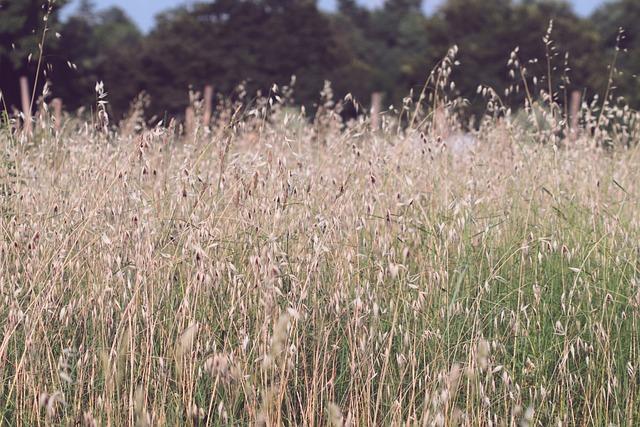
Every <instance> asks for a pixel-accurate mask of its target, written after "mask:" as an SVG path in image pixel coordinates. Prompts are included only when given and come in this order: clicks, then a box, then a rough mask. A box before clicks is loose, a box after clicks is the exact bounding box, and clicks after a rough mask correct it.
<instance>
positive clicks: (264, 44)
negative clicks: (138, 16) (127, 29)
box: [142, 0, 341, 114]
mask: <svg viewBox="0 0 640 427" xmlns="http://www.w3.org/2000/svg"><path fill="white" fill-rule="evenodd" d="M265 35H268V37H265ZM340 61H341V58H340V57H339V56H338V55H337V46H336V43H335V38H334V35H333V33H332V32H331V27H330V24H329V20H328V19H327V18H326V16H324V15H323V14H321V13H320V12H319V11H318V9H317V7H316V5H315V3H314V2H312V1H307V0H256V1H251V2H238V1H236V0H217V1H215V2H212V3H195V4H193V5H192V6H190V7H182V8H178V9H175V10H172V11H169V12H167V13H165V14H163V15H161V16H160V17H159V18H158V21H157V25H156V27H155V28H154V30H153V31H152V32H151V34H150V35H149V36H148V38H147V40H146V43H145V50H144V52H143V55H142V66H143V68H144V70H145V76H144V84H143V87H144V88H145V89H146V90H147V91H148V92H149V93H150V94H151V95H152V99H153V104H154V106H156V108H157V109H166V111H168V112H169V113H171V114H176V113H179V112H181V111H182V110H183V108H184V106H185V105H186V103H187V101H188V99H187V90H188V88H189V87H190V86H193V87H195V88H198V89H201V88H202V87H203V86H204V85H206V84H214V85H215V87H216V90H217V91H218V92H221V93H223V94H227V95H229V94H231V93H232V92H233V90H234V88H235V87H236V85H238V84H239V83H241V82H242V81H243V80H246V81H247V85H248V86H247V88H248V91H249V93H254V92H255V90H257V89H262V90H268V89H269V88H270V87H271V85H272V84H273V83H278V84H284V83H288V82H289V80H290V78H291V76H292V75H294V74H295V75H297V81H298V83H297V85H296V100H297V101H298V102H300V103H303V104H309V103H312V102H313V101H315V100H317V99H318V93H319V91H320V90H321V89H322V82H323V79H325V78H330V77H331V76H332V70H333V69H334V67H336V66H338V65H339V63H340Z"/></svg>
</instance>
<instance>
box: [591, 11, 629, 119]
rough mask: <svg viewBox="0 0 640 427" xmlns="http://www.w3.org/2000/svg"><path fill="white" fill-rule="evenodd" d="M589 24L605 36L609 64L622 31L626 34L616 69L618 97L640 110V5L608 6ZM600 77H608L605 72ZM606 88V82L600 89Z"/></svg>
mask: <svg viewBox="0 0 640 427" xmlns="http://www.w3.org/2000/svg"><path fill="white" fill-rule="evenodd" d="M590 21H591V22H590V24H591V25H592V26H593V28H594V29H595V31H596V32H597V33H598V34H601V35H602V38H603V46H604V47H605V48H606V49H607V52H608V54H607V55H606V60H607V61H608V63H609V64H610V63H611V62H612V61H613V57H614V55H615V49H616V45H618V41H617V38H618V34H619V29H622V30H623V35H622V38H621V40H620V42H619V46H620V49H621V51H620V52H619V55H618V59H617V68H618V70H619V71H620V73H619V74H617V75H616V76H615V85H616V87H617V89H616V91H615V93H616V94H617V95H618V96H624V97H625V99H626V100H627V101H628V102H629V103H631V105H633V106H635V107H636V108H640V78H639V77H638V75H640V27H639V26H638V22H640V2H638V1H635V0H619V1H615V2H608V3H605V5H604V6H602V7H601V8H599V9H598V10H596V12H595V13H594V14H593V16H592V17H591V20H590ZM601 74H605V75H606V74H607V73H606V72H604V71H602V72H601ZM605 84H606V79H602V80H601V82H600V86H601V87H602V86H604V85H605Z"/></svg>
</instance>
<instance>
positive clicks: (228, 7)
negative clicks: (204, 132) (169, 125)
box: [0, 0, 640, 117]
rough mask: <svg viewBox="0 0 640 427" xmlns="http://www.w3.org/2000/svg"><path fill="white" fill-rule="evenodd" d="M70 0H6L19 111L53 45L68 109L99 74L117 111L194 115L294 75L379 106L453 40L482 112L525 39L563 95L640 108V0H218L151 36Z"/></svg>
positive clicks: (58, 93)
mask: <svg viewBox="0 0 640 427" xmlns="http://www.w3.org/2000/svg"><path fill="white" fill-rule="evenodd" d="M66 1H67V0H57V1H55V2H53V1H47V0H20V1H17V0H4V1H3V0H0V75H1V76H0V89H1V90H2V97H3V102H4V104H2V105H6V106H7V109H9V108H11V106H12V105H15V106H17V105H19V85H18V80H19V77H20V76H22V75H26V76H30V77H32V76H34V75H35V73H36V69H37V68H38V62H39V61H38V59H39V57H40V46H42V62H41V63H40V69H41V70H42V77H41V78H40V79H39V82H40V85H39V87H37V88H36V90H37V91H38V93H40V92H41V91H42V85H43V84H44V82H47V87H48V89H47V92H48V96H50V97H59V98H61V99H62V100H63V102H64V104H65V108H67V109H69V110H75V109H79V108H83V107H84V108H91V106H92V105H95V101H96V95H95V92H94V87H95V84H96V82H98V81H103V82H104V85H105V89H106V91H107V92H108V101H109V108H110V112H111V114H112V115H114V116H115V117H121V116H122V115H124V114H126V112H127V111H128V109H129V107H130V103H131V101H132V100H133V99H134V98H135V97H136V96H137V95H138V94H140V93H143V92H144V93H146V94H148V95H149V99H150V105H149V107H148V110H149V111H150V112H152V113H153V114H155V115H165V116H167V115H168V116H173V115H180V114H182V113H183V112H184V108H185V106H186V105H188V103H189V89H190V88H191V89H194V90H202V88H203V87H204V86H205V85H213V87H214V88H215V91H216V93H217V94H219V95H220V96H224V97H233V96H238V95H239V94H238V91H239V90H241V91H243V92H244V93H247V94H249V96H251V95H252V94H255V93H256V92H257V91H262V92H263V93H266V92H268V90H269V88H270V87H271V86H272V85H273V84H274V83H275V84H280V85H282V84H287V83H289V81H290V79H291V77H292V76H294V75H295V76H296V84H295V101H296V102H297V103H299V104H302V105H305V106H307V107H309V108H313V106H314V103H316V102H317V101H318V99H319V92H320V91H321V89H322V88H323V84H324V81H325V80H329V81H331V82H333V91H334V92H335V93H336V95H338V96H344V95H345V94H347V93H351V94H352V95H353V96H354V97H355V98H356V99H358V100H360V102H362V103H363V104H365V105H366V104H367V103H368V99H369V97H370V95H371V93H372V92H383V93H384V94H385V95H384V96H385V98H384V99H385V101H384V102H385V105H395V106H400V105H402V102H403V99H404V98H405V97H406V96H407V95H408V94H410V93H412V91H413V93H414V94H416V93H418V92H420V89H421V88H422V87H423V85H424V83H425V81H426V80H427V78H428V76H429V72H430V70H432V69H433V68H434V66H436V65H437V64H438V63H439V61H440V59H441V58H442V57H443V56H444V55H445V54H446V52H447V51H448V49H449V48H450V47H451V46H453V45H456V46H458V56H457V58H456V61H458V62H459V66H457V67H455V69H453V70H452V76H451V77H452V79H453V81H455V83H456V84H455V87H453V86H452V87H451V88H450V90H452V91H454V92H455V94H456V95H457V96H460V97H463V98H466V99H467V100H469V105H470V107H469V108H470V109H471V111H473V108H474V105H476V104H477V103H478V101H479V97H480V95H479V94H478V93H477V87H478V85H479V84H481V85H484V86H490V87H492V88H493V89H495V91H496V93H498V94H500V93H503V92H504V91H505V90H508V88H509V86H510V84H511V83H510V78H512V76H510V75H509V73H510V69H509V67H508V64H507V60H508V59H509V54H510V52H513V51H514V49H515V48H516V47H518V48H519V51H518V52H519V53H518V55H519V56H520V57H521V61H522V62H523V63H526V66H527V73H528V75H527V76H525V78H533V76H542V77H541V78H542V79H543V80H544V79H545V78H547V76H551V75H554V76H557V78H555V79H553V81H552V82H547V83H549V85H551V84H552V85H553V87H552V91H553V92H560V91H562V90H580V91H583V93H584V94H585V96H586V97H587V98H593V97H594V96H596V95H598V94H600V96H602V94H603V92H604V91H605V88H607V87H613V90H615V91H616V93H617V94H619V95H623V96H625V98H626V100H627V101H628V102H629V103H630V105H631V106H633V107H635V108H637V107H639V106H640V80H639V79H638V76H637V75H636V73H638V72H640V26H638V25H637V22H639V21H640V2H638V1H637V0H617V1H610V2H608V3H605V4H604V5H603V6H602V7H601V8H599V9H598V10H596V11H595V12H594V13H593V14H592V15H591V16H589V17H581V16H579V15H577V14H576V12H575V11H574V10H573V8H572V6H571V5H570V4H569V3H567V2H565V1H559V0H520V1H514V0H448V1H446V2H444V3H443V4H442V6H440V8H439V9H438V10H437V11H436V12H435V13H434V14H432V15H425V14H424V13H423V11H422V8H421V3H422V2H421V1H420V0H386V1H384V3H383V4H382V6H381V7H379V8H376V9H370V8H366V7H364V6H362V5H360V4H359V3H358V2H356V0H338V2H337V9H336V10H335V11H332V12H327V11H322V10H319V9H318V6H317V4H316V2H315V1H314V0H214V1H200V2H196V3H193V4H190V5H189V6H182V7H177V8H175V9H172V10H168V11H166V12H164V13H161V14H160V15H158V16H157V18H156V21H155V25H154V27H153V28H152V29H151V31H150V32H149V33H148V34H143V33H142V32H141V31H140V30H139V29H138V28H137V27H136V25H135V24H134V23H133V22H132V20H131V19H130V18H129V17H128V16H127V15H126V14H125V13H124V12H123V11H122V10H121V9H119V8H117V7H113V8H109V9H106V10H100V11H98V10H96V8H95V7H94V6H93V4H92V3H91V2H90V1H89V0H83V1H82V2H81V4H80V7H79V8H78V9H77V10H76V11H75V12H74V14H73V15H72V16H70V17H68V18H66V19H64V20H62V19H61V17H60V10H61V9H62V8H63V7H65V3H66ZM45 17H46V22H44V19H45ZM550 21H552V22H553V24H552V27H550ZM45 24H46V28H47V31H46V34H45V35H44V38H43V37H42V31H43V28H44V25H45ZM620 28H622V29H624V31H623V32H622V33H621V31H620ZM547 33H548V34H547ZM545 35H547V36H548V37H549V38H550V39H552V40H553V42H550V41H548V40H547V39H546V38H545V41H543V37H545ZM42 41H44V44H43V43H42ZM612 65H615V70H614V69H612V68H611V66H612ZM612 79H613V84H612ZM543 83H544V82H543ZM239 87H240V88H241V89H238V88H239Z"/></svg>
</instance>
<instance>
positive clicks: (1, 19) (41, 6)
mask: <svg viewBox="0 0 640 427" xmlns="http://www.w3.org/2000/svg"><path fill="white" fill-rule="evenodd" d="M65 3H66V0H61V1H58V2H56V3H55V4H52V5H51V6H52V8H51V10H50V11H49V4H48V3H46V2H43V1H42V0H20V1H14V0H0V90H1V91H2V95H3V98H4V100H5V103H6V104H7V105H9V106H10V105H19V103H20V89H19V79H20V76H27V77H29V78H30V80H31V84H33V81H34V76H35V71H36V66H37V62H38V56H39V49H38V44H39V43H40V41H41V39H42V32H43V29H44V25H43V18H44V17H45V15H47V14H48V13H49V12H50V13H49V18H48V21H47V24H48V27H49V29H50V30H49V32H48V33H47V37H46V40H45V46H44V48H45V50H44V58H43V59H44V64H43V67H42V70H43V74H44V73H45V72H46V71H47V68H48V67H47V63H48V60H49V58H50V55H49V50H50V49H51V48H53V47H54V46H55V43H56V38H55V32H56V31H58V28H59V17H58V11H59V10H60V7H62V6H63V5H64V4H65ZM30 58H31V60H29V59H30ZM43 83H44V78H42V79H40V84H39V86H38V88H37V92H38V93H40V91H41V89H42V84H43Z"/></svg>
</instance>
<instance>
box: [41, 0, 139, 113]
mask: <svg viewBox="0 0 640 427" xmlns="http://www.w3.org/2000/svg"><path fill="white" fill-rule="evenodd" d="M61 33H62V37H61V39H60V41H59V44H58V46H57V49H56V52H55V59H54V61H52V62H54V67H53V71H52V82H53V93H54V94H55V96H59V97H61V98H62V99H63V100H64V102H65V105H66V106H67V108H69V109H76V108H79V107H82V106H91V105H93V103H94V102H95V93H94V87H95V84H96V82H98V81H104V83H105V86H106V89H107V91H108V93H109V98H108V100H109V105H110V108H111V109H112V112H113V113H114V114H115V115H116V116H121V115H122V114H123V113H124V112H125V111H126V110H127V108H128V105H129V103H130V102H131V100H132V99H133V97H135V96H136V95H137V93H138V91H139V90H140V85H141V84H140V73H139V67H138V53H139V51H140V49H141V47H142V34H141V33H140V31H139V30H138V28H137V27H136V26H135V24H134V23H133V22H132V21H131V20H130V19H129V17H127V15H126V14H125V13H124V12H123V11H122V10H121V9H119V8H117V7H112V8H109V9H106V10H103V11H100V12H95V9H94V7H93V4H92V3H91V2H89V1H87V0H84V1H83V2H81V6H80V8H79V9H78V11H77V12H76V13H75V14H74V15H72V16H71V17H70V18H69V19H68V20H67V21H66V22H65V23H64V25H63V26H62V28H61Z"/></svg>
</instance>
